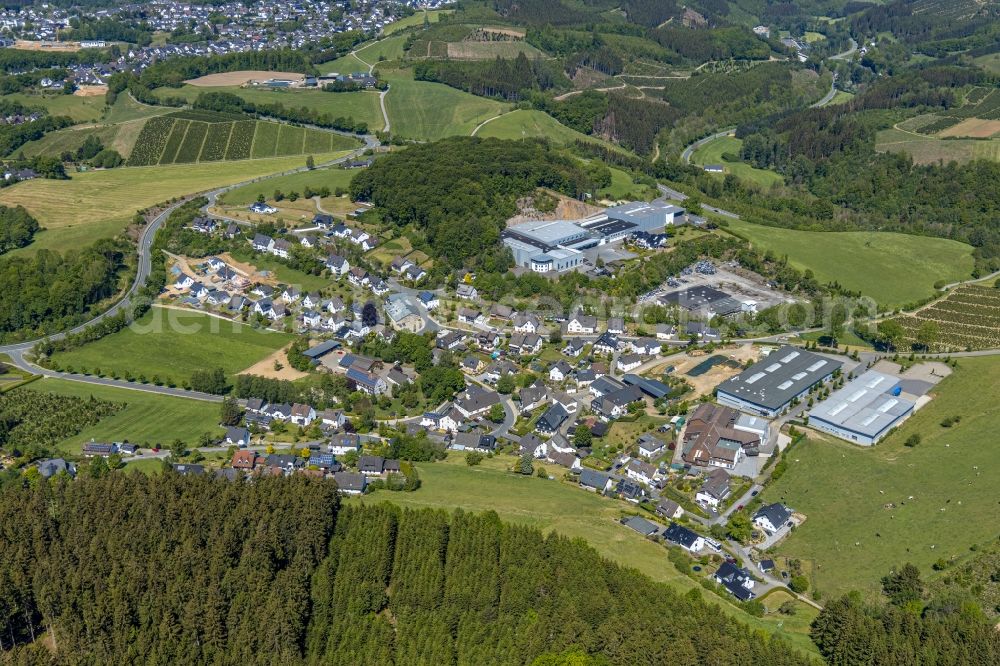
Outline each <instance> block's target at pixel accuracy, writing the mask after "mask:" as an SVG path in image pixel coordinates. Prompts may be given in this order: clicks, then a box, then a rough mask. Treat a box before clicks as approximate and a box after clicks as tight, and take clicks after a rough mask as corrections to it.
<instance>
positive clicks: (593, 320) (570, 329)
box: [566, 312, 597, 335]
mask: <svg viewBox="0 0 1000 666" xmlns="http://www.w3.org/2000/svg"><path fill="white" fill-rule="evenodd" d="M596 330H597V317H594V316H591V315H585V314H583V313H580V312H577V313H576V314H574V315H573V316H572V317H570V319H569V321H568V322H566V332H567V333H576V334H579V335H593V334H594V331H596Z"/></svg>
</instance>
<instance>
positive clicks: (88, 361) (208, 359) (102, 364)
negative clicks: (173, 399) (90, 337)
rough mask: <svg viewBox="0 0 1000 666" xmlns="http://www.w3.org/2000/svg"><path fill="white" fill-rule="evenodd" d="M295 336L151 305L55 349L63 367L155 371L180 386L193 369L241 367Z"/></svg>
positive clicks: (126, 372) (122, 372) (151, 373)
mask: <svg viewBox="0 0 1000 666" xmlns="http://www.w3.org/2000/svg"><path fill="white" fill-rule="evenodd" d="M292 339H293V336H292V335H290V334H286V333H277V332H274V331H266V330H262V329H254V328H251V327H250V326H245V325H243V324H237V323H235V322H230V321H225V320H222V319H219V318H217V317H212V316H209V315H206V314H202V313H200V312H182V311H178V310H171V309H166V308H153V309H151V310H150V311H149V312H148V313H146V314H145V315H144V316H143V317H142V318H141V319H139V320H138V321H136V322H135V323H134V324H133V325H132V326H130V327H129V328H126V329H124V330H122V331H119V332H117V333H113V334H112V335H108V336H106V337H104V338H101V339H100V340H97V341H95V342H91V343H88V344H86V345H84V346H82V347H79V348H77V349H73V350H70V351H65V352H59V353H57V354H55V355H54V356H53V360H54V361H55V362H56V363H58V364H59V366H61V367H62V368H68V367H72V368H73V369H74V370H75V371H80V370H83V369H85V370H87V371H88V372H91V373H93V372H94V370H95V369H97V368H100V369H101V371H102V372H104V373H105V374H107V375H111V374H112V373H115V374H117V375H118V376H121V377H127V376H129V374H130V375H131V376H132V377H134V378H138V377H139V376H140V375H141V376H143V377H145V378H146V379H147V380H151V379H152V378H153V376H154V375H155V376H157V377H159V378H160V379H161V380H163V381H168V380H169V381H172V382H174V383H175V384H178V385H180V384H181V383H182V382H184V381H186V380H187V379H189V378H190V377H191V374H192V373H193V372H195V371H196V370H204V369H212V368H222V369H223V370H225V371H226V374H227V375H233V374H235V373H237V372H240V371H241V370H245V369H246V368H248V367H250V366H251V365H253V364H254V363H256V362H257V361H260V360H261V359H263V358H266V357H267V356H268V355H270V354H271V353H272V352H274V351H275V350H277V349H280V348H281V347H284V346H285V345H286V344H288V343H289V342H291V341H292Z"/></svg>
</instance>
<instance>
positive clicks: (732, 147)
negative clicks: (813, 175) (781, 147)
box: [691, 136, 784, 188]
mask: <svg viewBox="0 0 1000 666" xmlns="http://www.w3.org/2000/svg"><path fill="white" fill-rule="evenodd" d="M742 146H743V141H742V140H740V139H737V138H736V137H733V136H722V137H719V138H718V139H715V140H714V141H709V142H708V143H706V144H704V145H702V146H700V147H699V148H698V149H697V150H695V151H694V153H693V154H692V155H691V162H692V163H693V164H697V165H699V166H704V165H706V164H721V165H723V166H724V167H725V169H726V171H727V172H729V173H732V174H734V175H735V176H737V177H739V178H743V179H744V180H748V181H750V182H752V183H757V184H758V185H760V186H761V187H764V188H767V187H770V186H771V185H773V184H774V183H781V182H783V181H784V179H783V178H782V177H781V174H779V173H776V172H774V171H769V170H767V169H756V168H754V167H752V166H750V165H749V164H747V163H745V162H742V161H738V160H737V161H732V162H731V161H729V160H727V159H726V158H725V157H724V155H728V154H732V155H737V156H738V155H739V154H740V148H741V147H742Z"/></svg>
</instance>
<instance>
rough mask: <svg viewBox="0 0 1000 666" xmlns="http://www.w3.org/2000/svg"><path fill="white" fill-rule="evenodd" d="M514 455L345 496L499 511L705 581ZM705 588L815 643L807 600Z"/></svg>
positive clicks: (606, 553)
mask: <svg viewBox="0 0 1000 666" xmlns="http://www.w3.org/2000/svg"><path fill="white" fill-rule="evenodd" d="M511 460H512V459H511V458H505V457H503V456H497V457H494V458H491V459H486V460H483V461H482V463H480V464H479V465H477V466H475V467H469V466H468V465H467V464H466V462H465V456H464V454H461V453H451V454H450V455H449V456H448V458H447V459H446V460H444V461H439V462H434V463H422V464H418V465H417V470H418V472H419V474H420V478H421V481H422V484H421V486H420V488H419V489H418V490H416V491H415V492H412V493H376V494H375V495H372V496H369V497H365V498H364V499H363V500H361V499H354V498H352V499H349V500H347V502H348V503H349V504H355V503H358V504H360V503H361V502H363V503H364V504H366V505H367V504H370V503H372V502H376V503H378V502H390V503H392V504H396V505H399V506H401V507H404V508H409V509H424V508H431V509H443V510H446V511H451V510H454V509H456V508H461V509H462V510H464V511H470V512H475V511H495V512H496V513H497V514H498V515H499V516H500V518H501V520H504V521H510V522H512V523H516V524H518V525H525V526H528V527H532V528H536V529H540V530H542V531H543V532H545V533H549V532H555V533H558V534H561V535H564V536H567V537H570V538H573V539H577V538H578V539H583V540H584V541H586V542H587V543H588V544H589V545H590V546H591V547H593V548H594V549H595V550H596V551H597V552H598V553H599V554H600V555H601V556H602V557H606V558H608V559H609V560H611V561H613V562H616V563H618V564H620V565H622V566H626V567H630V568H633V569H636V570H638V571H640V572H641V573H643V574H645V575H647V576H649V577H650V578H651V579H653V580H655V581H657V582H662V583H666V584H667V585H669V586H671V587H673V588H674V589H677V590H678V591H681V592H687V591H690V590H693V589H699V588H698V584H697V583H696V582H695V581H694V580H692V579H691V578H689V577H687V576H685V575H683V574H681V573H680V572H678V571H677V569H676V568H675V567H674V566H673V565H672V564H671V563H670V562H668V561H667V559H666V551H665V550H664V548H663V546H661V545H658V544H655V543H653V542H652V541H650V540H648V539H645V538H643V537H642V536H640V535H639V534H637V533H635V532H633V531H632V530H629V529H628V528H625V527H623V526H622V525H620V524H619V523H618V522H617V520H618V519H619V518H620V517H621V515H622V513H623V512H622V508H623V505H622V503H620V502H616V501H614V500H610V499H608V498H602V497H599V496H597V495H596V494H594V493H589V492H586V491H584V490H582V489H581V488H579V487H576V486H575V484H569V483H563V482H561V481H555V480H550V479H540V478H537V477H534V476H527V477H526V476H521V475H518V474H513V473H511V472H509V471H508V470H507V469H506V468H507V466H508V465H509V464H510V461H511ZM542 466H543V467H545V468H546V470H547V471H548V472H549V473H550V474H552V475H553V476H555V477H556V479H558V478H559V477H561V476H562V469H561V468H559V467H558V466H556V465H548V464H543V465H542ZM704 596H705V599H706V601H708V602H709V603H716V604H717V607H718V609H719V610H720V611H721V613H722V614H723V615H725V616H730V617H735V618H737V619H739V620H740V621H741V622H745V623H747V624H749V625H750V626H752V627H753V628H754V629H759V630H763V631H766V632H767V633H768V634H769V635H773V636H775V637H779V638H782V639H784V640H786V641H788V642H789V643H790V644H792V645H793V646H795V647H797V648H800V649H802V650H804V651H808V652H814V651H815V649H816V648H815V646H814V645H813V644H812V642H811V641H810V639H809V635H808V634H809V621H810V620H811V619H812V618H813V617H815V611H813V610H812V609H811V607H809V606H807V605H805V604H802V603H798V604H797V606H796V611H797V612H796V615H795V616H788V615H781V614H778V613H774V614H768V615H766V616H765V617H763V618H756V617H752V616H750V615H748V614H747V613H744V612H743V611H742V610H740V609H738V608H737V607H736V606H734V605H732V604H730V603H728V600H725V599H720V598H718V597H714V596H713V595H711V594H707V593H705V594H704Z"/></svg>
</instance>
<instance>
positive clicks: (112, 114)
mask: <svg viewBox="0 0 1000 666" xmlns="http://www.w3.org/2000/svg"><path fill="white" fill-rule="evenodd" d="M173 111H174V109H171V108H169V107H165V106H150V105H149V104H143V103H142V102H137V101H136V100H134V99H132V97H131V96H129V95H127V94H126V95H119V96H118V98H117V99H116V100H115V103H114V105H113V106H112V107H111V108H110V109H108V113H107V114H106V115H105V116H104V118H103V120H104V122H106V123H124V122H128V121H130V120H139V119H140V118H152V117H153V116H162V115H164V114H166V113H171V112H173Z"/></svg>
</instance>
